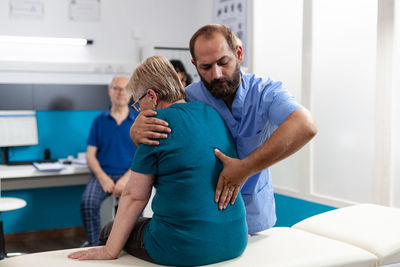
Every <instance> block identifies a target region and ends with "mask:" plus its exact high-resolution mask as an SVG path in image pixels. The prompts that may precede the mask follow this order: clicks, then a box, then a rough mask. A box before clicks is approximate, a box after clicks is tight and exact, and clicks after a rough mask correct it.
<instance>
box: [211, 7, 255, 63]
mask: <svg viewBox="0 0 400 267" xmlns="http://www.w3.org/2000/svg"><path fill="white" fill-rule="evenodd" d="M247 8H248V5H247V0H214V5H213V22H214V23H218V24H223V25H225V26H227V27H229V28H230V29H231V30H232V31H233V32H234V33H235V34H236V36H237V37H238V38H239V39H240V41H241V43H242V47H243V52H244V59H243V62H242V66H245V67H248V56H247V54H248V53H247V51H248V50H247V49H248V45H247V44H248V40H247V38H248V32H247V29H248V28H247V27H248V13H247Z"/></svg>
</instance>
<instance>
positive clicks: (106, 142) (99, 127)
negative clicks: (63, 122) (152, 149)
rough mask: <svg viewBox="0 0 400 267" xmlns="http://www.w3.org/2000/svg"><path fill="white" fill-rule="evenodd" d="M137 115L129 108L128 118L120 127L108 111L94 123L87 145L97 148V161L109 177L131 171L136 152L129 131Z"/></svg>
mask: <svg viewBox="0 0 400 267" xmlns="http://www.w3.org/2000/svg"><path fill="white" fill-rule="evenodd" d="M137 115H138V114H137V112H136V111H134V110H133V109H131V108H129V115H128V117H127V118H126V119H125V120H124V121H123V122H122V123H121V125H118V124H117V122H116V121H115V119H114V118H113V117H111V114H110V109H107V110H106V111H104V112H103V113H101V114H100V115H98V116H97V117H96V118H95V119H94V121H93V124H92V128H91V130H90V134H89V137H88V140H87V143H88V145H91V146H95V147H97V149H98V151H97V159H98V161H99V163H100V166H101V168H102V169H103V170H104V172H105V173H107V174H108V175H120V174H124V173H125V172H126V171H127V170H129V167H130V165H131V163H132V160H133V157H134V155H135V152H136V146H135V144H134V143H133V142H132V140H131V138H130V136H129V130H130V128H131V126H132V124H133V122H134V121H135V119H136V117H137Z"/></svg>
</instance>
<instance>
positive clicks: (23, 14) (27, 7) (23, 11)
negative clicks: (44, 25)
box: [10, 0, 44, 19]
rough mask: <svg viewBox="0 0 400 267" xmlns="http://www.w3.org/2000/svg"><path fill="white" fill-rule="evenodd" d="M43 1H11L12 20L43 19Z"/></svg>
mask: <svg viewBox="0 0 400 267" xmlns="http://www.w3.org/2000/svg"><path fill="white" fill-rule="evenodd" d="M43 17H44V3H43V0H10V18H16V19H43Z"/></svg>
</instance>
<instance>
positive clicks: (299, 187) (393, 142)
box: [254, 0, 400, 207]
mask: <svg viewBox="0 0 400 267" xmlns="http://www.w3.org/2000/svg"><path fill="white" fill-rule="evenodd" d="M395 2H396V1H393V0H381V1H378V0H351V1H348V0H318V1H313V0H304V1H290V0H284V1H279V2H278V1H273V0H269V1H261V0H259V1H257V0H255V1H254V23H255V26H254V54H256V55H257V56H256V57H255V58H254V71H255V72H256V73H257V74H260V75H264V76H270V77H271V78H272V79H275V80H282V81H283V82H284V84H285V86H286V87H287V88H288V89H289V91H291V92H292V93H293V94H294V96H295V97H296V98H297V99H298V100H299V101H300V102H301V103H302V104H303V105H304V106H305V107H306V108H308V109H310V110H311V112H312V113H313V115H314V118H315V120H316V123H317V126H318V130H319V131H318V135H317V136H316V138H315V139H314V140H313V142H312V143H311V145H308V146H307V147H306V148H305V149H303V150H302V151H301V152H300V153H297V154H295V155H294V156H292V157H291V158H289V159H287V160H285V161H283V162H281V163H279V164H277V165H276V166H274V167H273V168H272V174H273V182H274V187H275V191H276V192H279V193H284V194H287V195H291V196H294V197H299V198H303V199H306V200H311V201H316V202H319V203H322V204H327V205H333V206H338V207H339V206H344V205H347V204H351V203H363V202H372V203H379V204H385V205H393V206H400V190H399V189H398V188H399V185H400V169H399V167H398V166H400V156H399V155H400V153H399V152H398V151H400V142H399V141H398V140H397V139H398V136H399V133H400V120H399V119H400V109H399V108H398V107H397V106H398V105H396V104H397V103H396V102H397V101H398V99H400V93H399V85H400V83H399V75H398V73H399V54H400V53H399V49H400V46H399V36H400V34H399V28H400V27H399V17H400V12H399V9H400V8H399V2H398V1H397V2H396V3H397V4H396V9H395V11H397V12H395V13H394V14H396V15H395V16H397V17H396V19H393V18H394V17H393V7H394V5H395V4H394V3H395ZM265 14H268V16H266V15H265ZM394 24H395V27H394V29H395V34H394V32H393V30H392V28H393V25H394ZM393 40H394V41H393Z"/></svg>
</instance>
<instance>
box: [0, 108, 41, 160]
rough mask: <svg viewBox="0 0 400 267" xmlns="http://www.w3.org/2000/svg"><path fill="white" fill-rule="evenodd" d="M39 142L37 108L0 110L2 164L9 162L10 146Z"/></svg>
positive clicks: (29, 144)
mask: <svg viewBox="0 0 400 267" xmlns="http://www.w3.org/2000/svg"><path fill="white" fill-rule="evenodd" d="M38 143H39V139H38V130H37V120H36V111H35V110H0V147H1V152H2V153H1V159H2V164H7V163H8V148H9V147H14V146H31V145H37V144H38Z"/></svg>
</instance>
